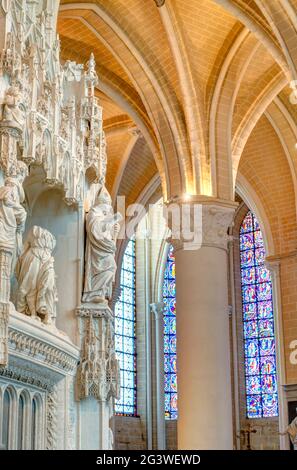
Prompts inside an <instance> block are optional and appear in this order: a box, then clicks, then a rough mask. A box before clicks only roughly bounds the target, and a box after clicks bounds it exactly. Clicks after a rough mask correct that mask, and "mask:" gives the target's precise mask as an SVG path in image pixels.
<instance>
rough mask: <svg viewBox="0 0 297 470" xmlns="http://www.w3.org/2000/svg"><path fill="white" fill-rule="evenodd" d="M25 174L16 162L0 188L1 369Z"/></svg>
mask: <svg viewBox="0 0 297 470" xmlns="http://www.w3.org/2000/svg"><path fill="white" fill-rule="evenodd" d="M26 174H27V169H26V167H25V165H24V164H23V163H22V162H18V164H17V165H16V175H15V176H14V177H12V176H10V177H7V178H6V179H5V183H4V186H2V187H1V188H0V365H6V364H7V360H8V347H7V339H8V316H9V300H10V280H11V276H12V273H13V269H14V266H15V262H16V258H17V256H18V255H19V254H20V252H21V250H22V234H23V231H24V228H25V221H26V215H27V214H26V211H25V209H24V208H23V206H22V205H21V203H22V202H23V200H24V198H25V195H24V191H23V188H22V182H23V180H24V178H25V176H26Z"/></svg>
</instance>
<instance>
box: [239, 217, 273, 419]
mask: <svg viewBox="0 0 297 470" xmlns="http://www.w3.org/2000/svg"><path fill="white" fill-rule="evenodd" d="M264 259H265V248H264V244H263V238H262V233H261V230H260V227H259V223H258V221H257V219H256V217H255V215H254V214H253V213H252V212H251V211H249V212H248V214H247V215H246V217H245V218H244V220H243V222H242V224H241V228H240V267H241V287H242V310H243V334H244V357H245V387H246V410H247V417H248V418H262V417H265V418H266V417H271V416H278V396H277V376H276V356H275V337H274V320H273V303H272V285H271V278H270V272H269V270H268V269H267V268H266V267H265V264H264Z"/></svg>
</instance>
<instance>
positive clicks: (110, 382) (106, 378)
mask: <svg viewBox="0 0 297 470" xmlns="http://www.w3.org/2000/svg"><path fill="white" fill-rule="evenodd" d="M77 314H78V319H79V322H80V330H81V337H82V353H81V362H80V364H79V366H78V368H77V382H76V383H77V399H78V400H82V399H84V398H87V397H93V398H95V399H96V400H98V401H99V403H100V406H101V411H100V412H101V414H102V415H103V416H106V417H107V420H106V425H107V426H108V427H109V429H108V430H106V432H107V433H108V434H107V436H108V439H107V441H104V443H103V442H102V443H101V445H102V448H106V445H108V448H109V449H112V448H113V430H112V419H111V417H112V415H113V403H114V399H116V398H119V395H120V368H119V361H118V359H117V358H116V354H115V349H114V318H113V314H112V311H111V310H110V308H109V307H108V306H107V305H106V304H102V303H99V304H97V306H93V307H89V306H88V307H85V306H82V307H80V308H79V309H78V310H77Z"/></svg>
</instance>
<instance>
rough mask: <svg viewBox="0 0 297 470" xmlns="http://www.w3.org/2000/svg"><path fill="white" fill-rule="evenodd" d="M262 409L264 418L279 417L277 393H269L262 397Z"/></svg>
mask: <svg viewBox="0 0 297 470" xmlns="http://www.w3.org/2000/svg"><path fill="white" fill-rule="evenodd" d="M262 408H263V416H264V418H268V417H272V416H278V396H277V393H267V394H265V395H263V397H262Z"/></svg>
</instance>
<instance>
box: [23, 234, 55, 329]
mask: <svg viewBox="0 0 297 470" xmlns="http://www.w3.org/2000/svg"><path fill="white" fill-rule="evenodd" d="M55 246H56V240H55V237H54V236H53V235H52V234H51V233H50V232H49V231H48V230H45V229H44V228H41V227H38V226H36V225H34V227H32V229H31V230H30V232H29V234H28V237H27V240H26V242H25V245H24V251H23V253H22V255H21V256H20V258H19V259H18V262H17V266H16V278H17V281H18V284H19V286H18V293H17V306H16V307H17V311H18V312H20V313H24V314H26V315H30V316H31V317H33V318H35V319H38V318H40V319H41V320H42V321H43V322H44V323H46V324H51V323H53V322H54V321H55V318H56V303H57V301H58V297H57V288H56V276H55V270H54V258H53V257H52V252H53V250H54V248H55Z"/></svg>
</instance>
